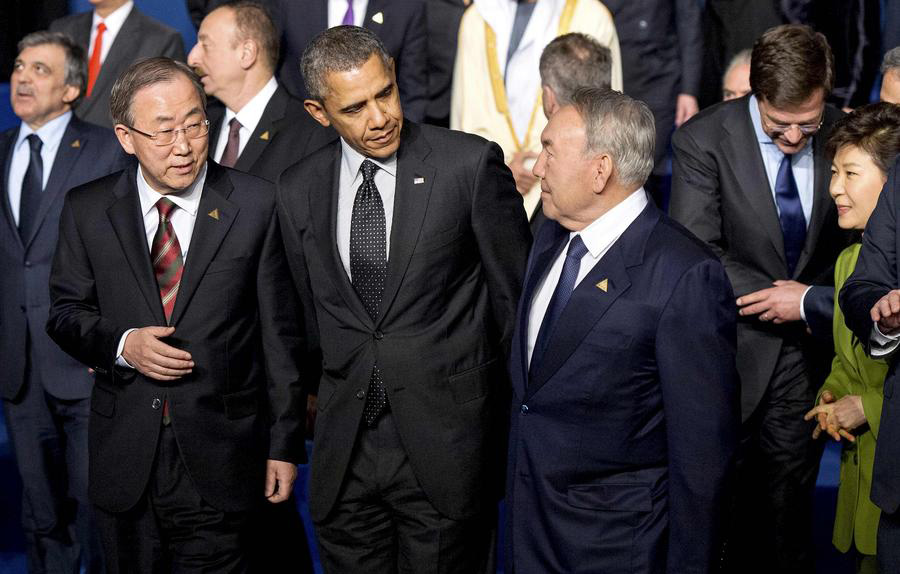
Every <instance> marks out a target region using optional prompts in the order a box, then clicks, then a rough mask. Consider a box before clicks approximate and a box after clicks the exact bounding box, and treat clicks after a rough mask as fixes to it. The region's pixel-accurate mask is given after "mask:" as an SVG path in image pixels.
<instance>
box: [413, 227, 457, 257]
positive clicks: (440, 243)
mask: <svg viewBox="0 0 900 574" xmlns="http://www.w3.org/2000/svg"><path fill="white" fill-rule="evenodd" d="M459 237H460V233H459V226H458V225H454V226H453V227H449V228H447V229H442V230H441V231H438V232H437V233H431V234H428V233H427V231H423V232H422V236H421V237H420V238H419V241H418V242H417V243H416V249H415V252H416V253H425V252H426V251H433V250H435V249H440V248H441V247H444V246H445V245H449V244H450V243H453V242H455V241H456V240H458V239H459Z"/></svg>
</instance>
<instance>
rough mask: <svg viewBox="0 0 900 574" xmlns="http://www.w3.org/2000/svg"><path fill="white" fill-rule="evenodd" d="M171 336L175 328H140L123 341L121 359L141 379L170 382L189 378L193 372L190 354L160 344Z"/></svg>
mask: <svg viewBox="0 0 900 574" xmlns="http://www.w3.org/2000/svg"><path fill="white" fill-rule="evenodd" d="M174 332H175V327H143V328H141V329H136V330H134V331H132V332H131V333H128V335H127V336H126V337H125V345H124V347H123V348H122V356H123V357H124V358H125V360H126V361H128V364H130V365H131V366H132V367H134V368H135V369H137V370H138V371H139V372H140V373H141V374H142V375H146V376H148V377H150V378H151V379H156V380H157V381H174V380H177V379H180V378H181V377H183V376H185V375H189V374H190V373H191V370H192V369H193V368H194V361H192V360H191V354H190V353H188V352H187V351H182V350H181V349H176V348H175V347H173V346H171V345H167V344H165V343H163V342H162V341H160V339H161V338H163V337H169V336H170V335H172V333H174Z"/></svg>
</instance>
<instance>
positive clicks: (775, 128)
mask: <svg viewBox="0 0 900 574" xmlns="http://www.w3.org/2000/svg"><path fill="white" fill-rule="evenodd" d="M758 103H759V114H760V116H761V117H762V127H763V131H764V132H766V134H767V135H768V136H769V137H770V138H772V141H773V142H775V145H777V146H778V149H780V150H781V151H782V152H784V153H787V154H794V153H797V152H798V151H800V150H802V149H803V148H804V147H805V146H806V144H807V143H808V142H809V140H810V138H812V136H814V135H815V134H816V132H818V131H819V128H820V127H821V126H822V118H823V117H824V114H825V93H824V92H823V91H822V90H816V93H815V94H813V95H812V96H811V97H810V98H809V99H808V100H806V101H805V102H803V103H802V104H800V105H799V106H791V107H786V108H784V109H779V108H775V107H774V106H771V105H769V104H768V103H767V102H766V101H765V99H763V98H762V97H760V98H759V102H758Z"/></svg>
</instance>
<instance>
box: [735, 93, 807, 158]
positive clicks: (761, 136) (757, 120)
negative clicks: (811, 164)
mask: <svg viewBox="0 0 900 574" xmlns="http://www.w3.org/2000/svg"><path fill="white" fill-rule="evenodd" d="M747 101H748V105H749V106H750V119H751V120H752V122H753V131H754V132H756V141H758V142H759V143H761V144H766V145H771V146H775V142H774V141H772V138H770V137H769V135H768V134H767V133H766V132H764V131H763V127H762V115H761V114H760V113H759V100H757V99H756V94H752V95H751V96H750V98H749V99H748V100H747ZM815 137H816V136H812V137H811V138H809V141H807V142H806V145H805V146H803V149H801V150H800V151H798V152H797V153H795V154H793V155H795V156H797V157H798V158H800V157H802V156H804V155H806V154H808V153H811V152H812V147H813V140H814V139H815ZM776 147H777V146H776ZM779 151H781V150H779Z"/></svg>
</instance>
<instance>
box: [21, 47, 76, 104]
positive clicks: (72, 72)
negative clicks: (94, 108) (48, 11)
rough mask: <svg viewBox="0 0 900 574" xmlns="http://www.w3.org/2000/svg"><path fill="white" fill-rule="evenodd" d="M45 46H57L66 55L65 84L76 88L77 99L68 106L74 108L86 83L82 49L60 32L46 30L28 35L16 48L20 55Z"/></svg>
mask: <svg viewBox="0 0 900 574" xmlns="http://www.w3.org/2000/svg"><path fill="white" fill-rule="evenodd" d="M46 44H50V45H52V46H59V47H60V48H62V49H63V51H64V52H65V53H66V77H65V83H66V85H67V86H75V87H76V88H78V97H77V98H75V99H74V100H73V101H72V102H70V103H69V105H71V106H72V107H74V106H75V104H77V103H78V100H80V99H81V97H82V96H83V95H84V88H85V84H86V83H87V64H86V63H85V59H84V49H83V48H82V47H81V46H79V45H78V44H76V43H75V42H74V41H73V40H72V38H70V37H69V36H67V35H65V34H63V33H62V32H48V31H46V30H42V31H40V32H32V33H31V34H28V35H27V36H25V37H24V38H22V39H21V40H20V41H19V44H18V46H17V47H18V49H19V53H20V54H21V53H22V51H23V50H24V49H25V48H33V47H35V46H43V45H46Z"/></svg>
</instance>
